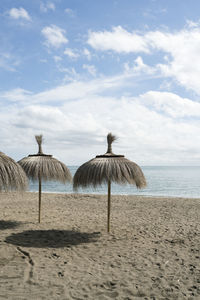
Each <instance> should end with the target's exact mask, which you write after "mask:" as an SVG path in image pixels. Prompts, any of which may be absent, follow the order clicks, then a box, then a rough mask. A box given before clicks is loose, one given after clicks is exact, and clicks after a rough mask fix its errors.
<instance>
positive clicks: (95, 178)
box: [73, 133, 146, 190]
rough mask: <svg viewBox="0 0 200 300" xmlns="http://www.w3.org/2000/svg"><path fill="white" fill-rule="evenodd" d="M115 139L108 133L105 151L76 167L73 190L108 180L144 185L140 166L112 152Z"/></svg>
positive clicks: (140, 186) (141, 186) (144, 181)
mask: <svg viewBox="0 0 200 300" xmlns="http://www.w3.org/2000/svg"><path fill="white" fill-rule="evenodd" d="M115 140H116V137H115V136H113V135H112V134H111V133H109V134H108V136H107V142H108V149H107V152H106V153H105V154H103V155H97V156H96V157H95V158H93V159H91V160H89V161H88V162H86V163H84V164H83V165H81V166H80V167H79V168H78V170H77V171H76V173H75V175H74V180H73V188H74V190H77V189H78V187H79V186H81V187H83V188H84V187H87V186H93V187H94V188H96V187H97V186H98V185H102V184H105V183H108V181H110V182H115V183H118V184H133V185H136V187H137V188H143V187H145V186H146V180H145V177H144V174H143V172H142V170H141V168H140V167H139V166H138V165H137V164H136V163H134V162H132V161H130V160H128V159H127V158H125V157H124V155H117V154H114V153H113V152H112V143H113V141H115Z"/></svg>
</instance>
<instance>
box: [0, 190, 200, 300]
mask: <svg viewBox="0 0 200 300" xmlns="http://www.w3.org/2000/svg"><path fill="white" fill-rule="evenodd" d="M106 202H107V200H106V196H99V195H81V194H79V195H78V194H74V195H65V194H43V198H42V223H41V224H38V222H37V218H38V216H37V213H38V210H37V206H38V200H37V194H36V193H25V194H24V195H19V194H17V193H8V194H7V193H2V194H0V207H1V210H0V299H14V300H23V299H26V300H27V299H34V300H37V299H77V300H78V299H92V300H96V299H102V300H103V299H120V300H121V299H124V300H125V299H126V300H128V299H134V300H135V299H170V300H171V299H176V300H177V299H180V300H182V299H200V199H182V198H149V197H139V196H138V197H136V196H113V197H112V211H111V231H112V232H111V234H110V235H108V234H107V233H106V217H107V215H106V209H107V206H106Z"/></svg>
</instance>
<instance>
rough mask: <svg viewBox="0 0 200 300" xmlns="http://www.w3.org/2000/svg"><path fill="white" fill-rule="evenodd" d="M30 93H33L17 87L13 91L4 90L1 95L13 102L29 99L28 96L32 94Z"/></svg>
mask: <svg viewBox="0 0 200 300" xmlns="http://www.w3.org/2000/svg"><path fill="white" fill-rule="evenodd" d="M30 95H31V92H29V91H27V90H24V89H21V88H17V89H14V90H12V91H6V92H3V93H2V94H1V95H0V97H1V98H2V99H7V100H9V101H12V102H18V101H26V100H27V99H28V96H30Z"/></svg>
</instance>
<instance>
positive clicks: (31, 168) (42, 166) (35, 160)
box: [19, 135, 72, 223]
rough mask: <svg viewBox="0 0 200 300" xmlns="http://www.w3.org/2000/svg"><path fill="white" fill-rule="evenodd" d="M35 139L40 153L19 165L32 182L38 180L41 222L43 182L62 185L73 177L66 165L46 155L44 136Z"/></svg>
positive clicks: (32, 155) (26, 158)
mask: <svg viewBox="0 0 200 300" xmlns="http://www.w3.org/2000/svg"><path fill="white" fill-rule="evenodd" d="M35 139H36V141H37V143H38V153H37V154H30V155H29V156H27V157H24V158H22V159H21V160H20V161H19V164H20V165H21V166H22V168H23V169H24V171H25V172H26V174H27V176H28V177H29V178H31V179H32V180H38V183H39V186H38V191H39V193H38V198H39V214H38V221H39V223H40V220H41V195H42V180H43V181H49V180H55V181H60V182H62V183H66V182H67V181H69V182H71V181H72V176H71V173H70V171H69V169H68V168H67V166H66V165H65V164H63V163H62V162H61V161H59V160H58V159H56V158H54V157H52V155H49V154H44V153H43V151H42V141H43V139H42V135H36V136H35Z"/></svg>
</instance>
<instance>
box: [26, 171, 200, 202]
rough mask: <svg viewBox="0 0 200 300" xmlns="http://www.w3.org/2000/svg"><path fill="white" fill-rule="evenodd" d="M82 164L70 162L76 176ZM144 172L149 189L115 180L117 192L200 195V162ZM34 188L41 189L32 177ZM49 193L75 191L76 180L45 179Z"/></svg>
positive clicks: (102, 190) (97, 191)
mask: <svg viewBox="0 0 200 300" xmlns="http://www.w3.org/2000/svg"><path fill="white" fill-rule="evenodd" d="M78 167H79V166H68V168H69V169H70V172H71V174H72V176H73V175H74V174H75V172H76V170H77V168H78ZM142 170H143V173H144V175H145V177H146V180H147V187H146V188H145V189H141V190H140V189H137V188H136V187H135V186H133V185H119V184H114V183H113V184H112V186H111V189H112V194H113V195H141V196H161V197H162V196H163V197H185V198H200V166H143V167H142ZM29 191H30V192H37V191H38V182H37V181H35V182H33V181H31V180H30V184H29ZM42 191H43V192H44V193H45V192H46V193H67V194H70V193H74V191H73V187H72V184H61V183H59V182H55V181H47V182H44V181H43V182H42ZM77 192H78V193H84V194H107V186H106V185H102V186H99V187H97V188H96V189H94V188H92V187H88V188H87V189H81V188H80V189H79V190H78V191H77Z"/></svg>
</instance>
